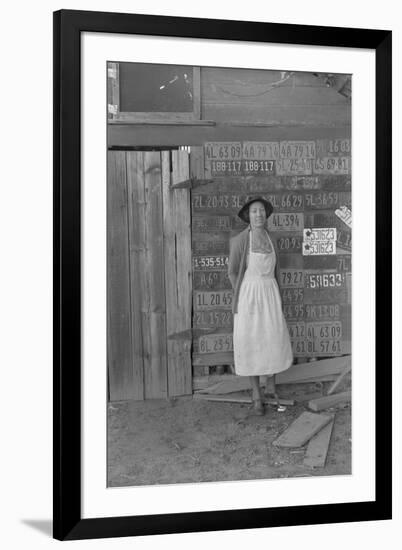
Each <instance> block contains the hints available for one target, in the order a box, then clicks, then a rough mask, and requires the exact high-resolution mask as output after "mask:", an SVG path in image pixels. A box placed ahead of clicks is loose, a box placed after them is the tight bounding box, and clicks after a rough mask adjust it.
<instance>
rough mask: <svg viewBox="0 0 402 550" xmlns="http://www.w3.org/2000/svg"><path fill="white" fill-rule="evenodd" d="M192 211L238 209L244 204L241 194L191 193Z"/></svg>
mask: <svg viewBox="0 0 402 550" xmlns="http://www.w3.org/2000/svg"><path fill="white" fill-rule="evenodd" d="M192 204H193V211H194V212H203V211H208V210H214V209H225V210H235V211H237V210H239V209H240V208H241V206H242V205H243V204H244V202H243V198H242V196H241V195H235V194H219V195H218V194H216V195H213V194H208V195H206V194H199V195H193V200H192Z"/></svg>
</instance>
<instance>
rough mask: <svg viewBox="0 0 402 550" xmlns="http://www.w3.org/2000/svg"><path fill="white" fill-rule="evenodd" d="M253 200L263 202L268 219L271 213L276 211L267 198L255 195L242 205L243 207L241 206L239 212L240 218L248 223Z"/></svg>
mask: <svg viewBox="0 0 402 550" xmlns="http://www.w3.org/2000/svg"><path fill="white" fill-rule="evenodd" d="M253 202H262V204H263V205H264V208H265V213H266V215H267V219H268V218H269V217H270V215H271V214H272V212H273V211H274V207H273V206H272V204H271V203H270V202H269V201H267V200H266V199H264V197H253V198H252V199H250V200H248V201H247V202H246V204H245V205H243V206H242V208H240V210H239V212H238V214H237V215H238V216H239V218H240V219H241V220H243V221H244V222H246V223H250V216H249V208H250V205H251V204H253Z"/></svg>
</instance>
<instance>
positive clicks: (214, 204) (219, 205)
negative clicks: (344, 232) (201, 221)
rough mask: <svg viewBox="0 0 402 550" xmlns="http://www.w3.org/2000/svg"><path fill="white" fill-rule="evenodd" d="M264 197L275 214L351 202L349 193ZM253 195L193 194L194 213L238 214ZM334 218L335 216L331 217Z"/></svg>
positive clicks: (332, 206)
mask: <svg viewBox="0 0 402 550" xmlns="http://www.w3.org/2000/svg"><path fill="white" fill-rule="evenodd" d="M262 195H263V197H264V198H265V199H266V200H268V201H269V202H270V203H271V204H272V206H273V208H274V211H275V213H276V212H277V211H282V212H286V211H289V210H291V211H294V210H304V209H309V208H314V209H315V208H317V209H332V210H334V209H336V208H338V207H339V208H341V207H342V206H343V205H344V204H345V203H347V202H349V200H350V192H348V191H313V192H309V191H304V192H299V193H297V192H293V193H292V192H291V193H283V192H282V193H263V194H262ZM252 197H253V195H248V194H243V193H209V194H206V193H198V194H197V193H193V197H192V207H193V212H194V213H199V212H210V211H211V210H214V211H220V210H223V211H225V210H230V211H232V212H233V213H237V212H238V210H239V209H240V208H241V207H242V206H243V204H245V203H246V202H247V201H248V200H249V199H251V198H252ZM331 219H335V218H334V214H333V215H332V216H331Z"/></svg>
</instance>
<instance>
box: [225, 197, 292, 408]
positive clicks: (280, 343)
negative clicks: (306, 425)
mask: <svg viewBox="0 0 402 550" xmlns="http://www.w3.org/2000/svg"><path fill="white" fill-rule="evenodd" d="M272 211H273V207H272V204H271V203H270V202H268V201H267V200H265V199H264V198H263V197H254V198H253V199H251V200H249V201H248V202H247V203H246V204H245V205H244V206H243V208H241V210H240V211H239V213H238V216H239V217H240V218H241V219H242V220H243V221H245V222H246V223H248V224H249V226H248V227H247V228H246V229H245V230H244V231H242V232H241V233H240V234H239V235H236V237H234V238H233V239H231V241H230V255H229V279H230V282H231V284H232V286H233V290H234V293H233V308H232V309H233V314H234V329H233V349H234V362H235V372H236V374H238V375H240V376H249V377H250V380H251V387H252V392H253V393H252V395H253V403H254V412H255V413H256V414H258V415H263V414H264V404H263V400H262V395H261V388H260V382H259V377H260V376H272V375H274V374H275V373H277V372H281V371H283V370H286V369H287V368H289V367H290V365H291V364H292V362H293V354H292V347H291V344H290V339H289V332H288V329H287V326H286V321H285V318H284V316H283V313H282V303H281V297H280V294H279V288H278V283H277V281H276V279H275V267H276V265H277V262H276V252H275V249H274V246H273V243H272V241H271V239H270V236H269V234H268V231H267V230H266V227H265V226H266V221H267V219H268V218H269V216H270V215H271V214H272Z"/></svg>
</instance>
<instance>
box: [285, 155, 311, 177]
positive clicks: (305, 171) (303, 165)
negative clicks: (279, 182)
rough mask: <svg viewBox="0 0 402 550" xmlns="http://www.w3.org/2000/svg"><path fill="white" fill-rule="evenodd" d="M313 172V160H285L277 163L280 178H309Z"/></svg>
mask: <svg viewBox="0 0 402 550" xmlns="http://www.w3.org/2000/svg"><path fill="white" fill-rule="evenodd" d="M312 172H313V161H312V159H306V158H297V159H291V158H284V159H279V160H277V161H276V174H277V175H278V176H309V175H311V174H312Z"/></svg>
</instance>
